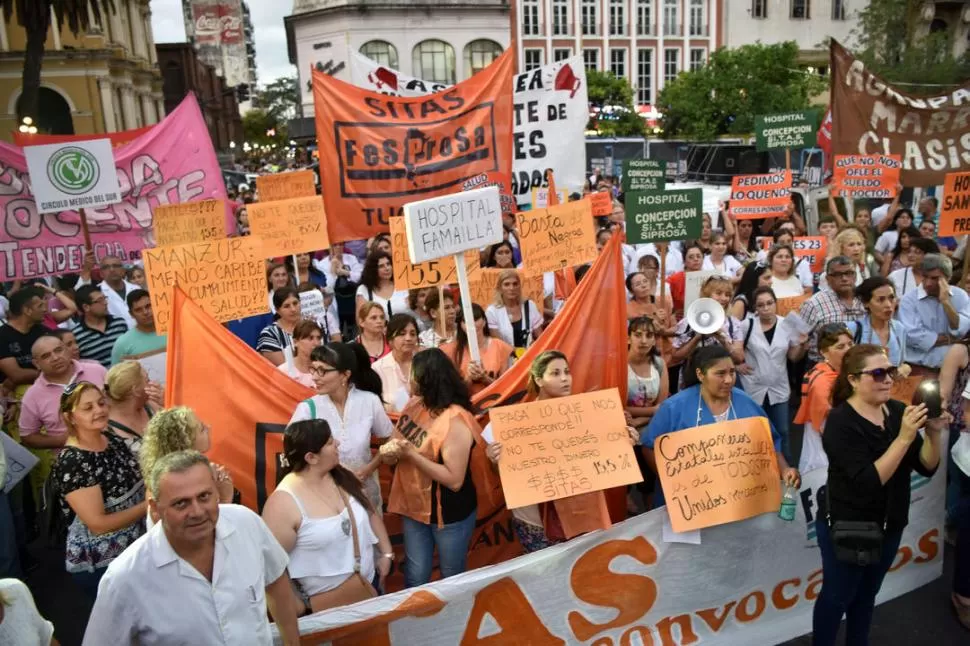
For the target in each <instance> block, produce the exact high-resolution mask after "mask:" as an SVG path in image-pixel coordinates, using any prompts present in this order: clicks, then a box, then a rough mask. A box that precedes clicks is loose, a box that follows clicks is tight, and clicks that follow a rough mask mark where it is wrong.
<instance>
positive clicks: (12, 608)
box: [0, 579, 54, 646]
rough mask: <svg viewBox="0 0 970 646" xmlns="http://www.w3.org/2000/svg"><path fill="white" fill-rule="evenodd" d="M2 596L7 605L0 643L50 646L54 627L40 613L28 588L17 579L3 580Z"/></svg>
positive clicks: (0, 629)
mask: <svg viewBox="0 0 970 646" xmlns="http://www.w3.org/2000/svg"><path fill="white" fill-rule="evenodd" d="M0 596H2V597H3V598H4V599H5V600H6V601H7V604H8V605H6V606H5V607H4V609H3V621H2V622H0V644H10V645H11V646H50V643H51V637H53V636H54V624H52V623H51V622H49V621H47V620H46V619H44V618H43V617H41V616H40V613H39V612H37V606H36V605H35V604H34V598H33V597H32V596H30V590H28V589H27V586H26V585H24V584H23V582H21V581H18V580H17V579H0Z"/></svg>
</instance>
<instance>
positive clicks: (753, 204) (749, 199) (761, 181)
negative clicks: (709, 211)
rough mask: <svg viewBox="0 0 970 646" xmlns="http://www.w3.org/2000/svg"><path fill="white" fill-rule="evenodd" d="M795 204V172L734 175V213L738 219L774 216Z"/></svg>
mask: <svg viewBox="0 0 970 646" xmlns="http://www.w3.org/2000/svg"><path fill="white" fill-rule="evenodd" d="M789 204H791V172H790V171H782V172H780V173H769V174H767V175H736V176H734V177H733V178H732V179H731V213H732V214H733V215H734V217H735V218H737V219H738V220H752V219H756V218H774V217H778V216H779V215H783V214H784V213H785V208H786V207H787V206H788V205H789Z"/></svg>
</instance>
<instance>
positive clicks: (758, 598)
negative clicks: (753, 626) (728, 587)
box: [734, 590, 765, 624]
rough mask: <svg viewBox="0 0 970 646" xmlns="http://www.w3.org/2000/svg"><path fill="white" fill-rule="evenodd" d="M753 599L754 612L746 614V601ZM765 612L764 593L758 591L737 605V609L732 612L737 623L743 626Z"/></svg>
mask: <svg viewBox="0 0 970 646" xmlns="http://www.w3.org/2000/svg"><path fill="white" fill-rule="evenodd" d="M749 599H754V611H753V612H748V600H749ZM764 611H765V593H764V592H762V591H760V590H755V591H754V592H752V593H751V594H749V595H748V596H746V597H745V598H744V599H741V602H740V603H739V604H738V607H737V609H736V610H735V611H734V616H735V617H736V618H737V620H738V621H740V622H741V623H743V624H745V623H748V622H749V621H754V620H755V619H757V618H758V617H760V616H761V615H762V614H763V613H764Z"/></svg>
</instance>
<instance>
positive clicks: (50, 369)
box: [30, 335, 72, 379]
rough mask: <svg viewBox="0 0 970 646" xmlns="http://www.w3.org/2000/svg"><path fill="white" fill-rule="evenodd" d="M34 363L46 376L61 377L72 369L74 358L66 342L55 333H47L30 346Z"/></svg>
mask: <svg viewBox="0 0 970 646" xmlns="http://www.w3.org/2000/svg"><path fill="white" fill-rule="evenodd" d="M30 354H31V357H32V358H33V360H34V365H35V366H37V369H38V370H40V371H41V372H42V373H43V374H44V376H45V377H47V378H48V379H50V378H51V377H55V378H56V377H60V376H62V375H64V374H65V373H66V372H68V371H69V370H70V369H71V362H72V358H71V355H70V352H68V350H67V346H65V345H64V342H63V341H61V340H60V339H58V338H57V337H56V336H53V335H45V336H42V337H40V338H39V339H37V340H36V341H34V345H33V346H31V348H30Z"/></svg>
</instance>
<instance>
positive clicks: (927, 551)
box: [913, 529, 940, 563]
mask: <svg viewBox="0 0 970 646" xmlns="http://www.w3.org/2000/svg"><path fill="white" fill-rule="evenodd" d="M939 537H940V532H939V530H937V529H931V530H930V531H928V532H926V533H925V534H923V535H922V536H920V537H919V541H918V542H917V543H916V545H917V546H919V550H920V552H922V553H923V556H917V557H916V558H915V559H913V562H914V563H929V562H930V561H932V560H933V559H935V558H936V557H937V556H938V555H939V553H940V544H939V543H938V542H937V540H936V539H938V538H939Z"/></svg>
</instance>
